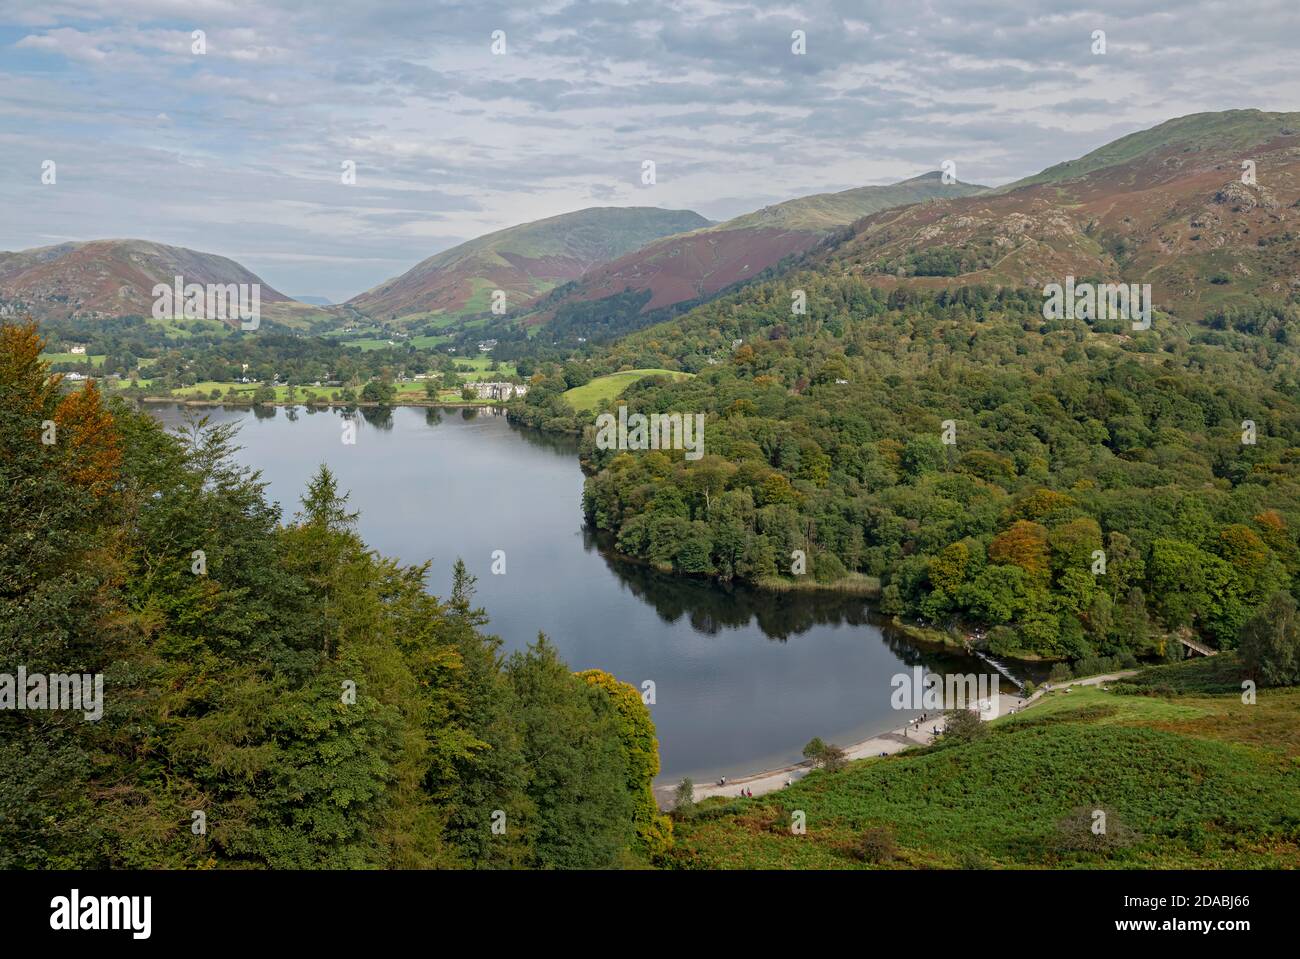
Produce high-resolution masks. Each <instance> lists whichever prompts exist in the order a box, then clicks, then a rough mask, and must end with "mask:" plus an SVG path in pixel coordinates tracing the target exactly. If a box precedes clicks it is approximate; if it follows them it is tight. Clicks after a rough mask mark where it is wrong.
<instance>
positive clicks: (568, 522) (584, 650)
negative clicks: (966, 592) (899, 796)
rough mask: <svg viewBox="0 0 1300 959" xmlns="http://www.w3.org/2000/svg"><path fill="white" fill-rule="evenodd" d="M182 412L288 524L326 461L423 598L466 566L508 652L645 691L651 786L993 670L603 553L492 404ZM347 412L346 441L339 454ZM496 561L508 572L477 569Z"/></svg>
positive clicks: (742, 766)
mask: <svg viewBox="0 0 1300 959" xmlns="http://www.w3.org/2000/svg"><path fill="white" fill-rule="evenodd" d="M149 409H150V412H151V413H153V415H155V416H156V417H157V418H159V419H160V420H162V421H163V422H165V423H171V424H177V423H179V422H180V421H181V420H182V419H183V418H184V412H183V410H182V409H180V408H178V407H176V406H172V405H157V404H151V405H150V406H149ZM197 412H199V413H200V414H206V415H209V416H210V417H211V418H212V420H213V421H215V422H228V421H237V422H239V424H240V433H239V438H238V442H239V444H240V445H241V446H242V447H243V449H242V450H241V452H240V453H239V457H240V459H241V460H242V461H243V462H244V463H246V464H247V465H249V466H251V467H254V468H256V469H260V470H261V471H262V475H263V479H264V480H265V481H266V482H267V484H268V496H269V497H270V498H271V499H273V500H276V501H278V502H279V503H280V504H282V506H283V507H284V508H285V510H284V511H285V514H286V516H289V515H291V514H292V512H293V509H294V508H296V506H297V503H298V498H299V496H300V495H301V494H302V491H303V489H304V488H305V486H306V483H307V481H308V479H309V478H310V476H311V474H312V473H313V472H314V471H315V469H316V467H317V465H318V464H320V463H322V462H325V463H327V464H328V465H329V466H330V468H331V469H332V470H333V471H334V472H335V474H336V475H337V476H338V479H339V483H340V485H341V487H342V488H344V489H347V490H349V491H350V492H351V500H350V503H349V505H350V508H351V509H354V510H359V511H360V514H361V518H360V524H359V531H360V533H361V535H362V537H363V538H364V539H365V540H366V542H367V543H368V544H369V545H370V546H372V547H373V548H374V549H376V550H378V551H380V552H381V553H384V554H386V555H390V556H396V557H398V558H400V559H401V560H403V561H405V562H407V563H421V562H424V561H425V560H427V559H432V560H433V567H432V570H431V572H430V577H429V588H430V590H431V591H432V592H434V593H435V594H438V595H446V594H447V592H448V590H449V589H450V583H451V567H452V564H453V563H454V562H455V560H456V559H457V558H458V557H459V558H463V559H464V561H465V563H466V565H467V566H468V567H469V570H470V572H471V573H473V574H474V575H476V576H477V577H478V587H477V589H478V592H477V601H478V602H479V603H480V604H481V605H482V606H483V607H484V608H485V609H486V610H487V613H488V615H489V616H490V617H491V622H490V625H489V629H491V631H492V632H494V633H496V634H497V635H499V636H500V637H501V638H502V642H503V644H504V647H505V649H506V650H513V649H521V648H523V646H524V645H526V644H527V643H528V642H530V641H532V640H533V639H535V638H536V636H537V633H538V631H542V632H545V633H546V634H547V636H549V637H550V638H551V639H552V641H553V642H554V643H555V645H556V647H557V648H558V649H559V650H560V652H561V654H562V655H563V656H564V658H565V660H566V661H567V662H568V663H569V665H570V666H571V667H572V668H574V669H575V670H576V669H587V668H591V667H599V668H601V669H605V670H607V671H609V672H611V673H613V674H614V675H615V676H617V677H619V678H620V679H622V680H624V681H626V682H629V683H631V684H632V685H634V686H636V687H638V688H641V686H642V684H643V683H644V682H646V681H652V682H653V683H654V684H655V689H656V702H655V704H654V705H653V706H652V707H651V712H652V715H653V717H654V721H655V726H656V729H657V731H658V735H659V741H660V752H661V758H662V766H663V770H662V774H661V781H672V780H675V779H677V778H680V777H681V776H683V775H690V776H692V777H694V778H696V779H697V780H704V779H711V778H716V777H717V776H719V775H727V776H736V775H739V774H743V773H747V772H753V771H756V770H758V769H764V768H772V767H775V766H780V765H784V764H785V763H788V762H792V761H795V760H797V759H798V758H799V753H800V750H801V749H802V747H803V745H804V744H805V743H806V742H807V741H808V740H809V739H811V738H812V737H813V736H820V737H822V738H823V739H825V740H827V741H830V742H838V743H840V744H842V745H846V744H849V743H852V742H857V741H859V740H862V739H865V738H867V737H868V736H870V735H872V734H874V733H878V732H881V731H883V730H885V729H891V728H896V727H897V726H899V725H901V724H902V722H904V721H905V720H906V718H907V717H908V716H910V715H911V713H905V712H895V711H894V710H893V709H891V708H890V702H889V700H890V693H891V692H892V687H891V685H890V680H891V678H892V677H893V676H894V675H895V674H897V673H899V672H902V671H907V670H910V668H911V667H912V666H915V665H920V666H924V667H926V668H927V669H931V670H938V671H949V670H956V671H959V672H976V673H978V672H987V671H988V667H986V666H984V665H983V664H981V663H979V662H978V661H975V660H968V659H965V658H964V657H958V656H953V655H951V654H950V653H947V652H945V651H943V650H934V651H932V650H923V649H919V648H918V647H916V646H914V645H912V644H911V643H910V642H908V641H907V640H906V639H905V638H904V637H902V636H900V635H898V634H897V633H896V631H894V630H892V629H890V628H888V626H886V625H884V624H882V623H881V622H880V620H879V619H878V618H877V617H875V616H873V615H872V613H871V611H870V610H869V608H868V607H867V605H866V603H865V602H864V601H863V600H862V599H861V598H855V597H843V596H837V595H835V594H830V593H822V592H798V593H779V594H778V593H766V592H761V591H757V590H753V589H749V588H747V587H743V586H723V585H719V584H716V583H713V582H709V581H704V580H694V579H682V578H678V577H673V576H669V575H665V574H662V573H659V572H657V571H655V570H654V569H651V568H649V567H646V566H643V565H638V564H635V563H631V562H628V561H625V560H622V559H620V558H618V557H617V556H615V555H614V554H613V553H612V552H611V551H610V550H609V548H608V545H607V542H605V538H604V537H601V536H596V535H593V534H592V533H591V532H590V531H587V530H584V529H583V525H582V511H581V500H582V481H583V477H582V472H581V470H580V469H579V467H578V459H577V448H578V444H577V441H576V439H575V438H573V437H568V436H563V435H554V434H546V433H538V432H534V431H532V430H527V429H522V428H518V427H515V426H512V425H511V424H509V423H508V422H507V421H506V419H505V417H504V415H503V413H502V412H501V411H500V410H499V409H495V408H492V407H481V408H475V407H465V408H446V409H438V408H422V407H421V408H414V407H399V408H397V409H391V410H379V409H377V408H374V407H361V408H357V409H354V410H344V409H342V408H325V407H318V408H305V407H299V408H297V409H287V408H275V407H269V408H265V409H259V408H254V409H248V408H242V409H238V408H232V409H226V408H221V407H217V408H208V409H204V410H201V411H197ZM343 416H348V417H349V418H350V423H351V425H352V426H354V427H355V431H356V435H355V440H356V442H355V444H352V445H347V444H344V443H342V442H341V441H340V434H341V433H342V432H343V431H342V430H340V424H341V417H343ZM496 550H503V551H504V552H505V554H506V557H507V574H506V575H493V574H492V562H491V557H492V554H493V552H494V551H496Z"/></svg>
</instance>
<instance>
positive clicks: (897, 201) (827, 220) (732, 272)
mask: <svg viewBox="0 0 1300 959" xmlns="http://www.w3.org/2000/svg"><path fill="white" fill-rule="evenodd" d="M984 189H985V188H984V187H980V186H971V185H969V184H965V183H952V184H944V183H943V182H942V180H941V177H940V175H939V174H938V173H928V174H924V175H922V176H919V177H914V178H912V179H910V180H904V181H903V182H901V183H894V184H890V185H887V186H867V187H858V188H856V189H852V190H845V191H843V192H840V193H819V194H815V195H813V196H806V197H799V198H797V199H794V200H788V201H786V202H784V203H778V204H775V205H774V206H769V207H764V208H763V209H761V210H757V211H755V212H753V213H746V214H744V215H743V216H739V217H736V218H734V219H731V220H727V221H726V222H724V223H720V224H716V225H714V226H709V227H705V228H703V229H700V230H695V231H693V232H691V233H686V234H683V235H681V236H673V237H669V238H667V239H664V240H660V241H659V242H657V243H651V244H649V245H648V246H646V247H644V248H642V249H639V250H636V251H635V252H632V253H629V254H627V255H626V256H623V257H620V258H619V259H616V260H614V261H612V262H610V263H608V264H606V265H604V266H601V267H598V268H596V269H594V270H592V271H590V272H589V273H587V274H586V275H584V276H583V277H582V278H581V279H579V280H578V281H577V282H576V283H574V284H572V285H570V286H566V287H563V288H561V289H559V290H557V291H556V292H555V294H553V295H552V296H550V297H548V298H546V299H545V300H543V301H541V302H539V303H538V304H537V305H536V310H535V311H534V314H533V316H531V317H529V318H528V320H527V322H529V323H532V324H541V323H549V324H551V326H552V332H553V333H554V334H555V335H557V336H561V337H563V336H571V337H576V336H578V335H590V336H609V335H615V334H618V333H624V332H627V331H628V330H631V329H636V328H638V327H641V326H645V325H647V319H646V318H647V317H648V316H652V315H653V314H654V313H655V312H656V311H662V310H665V309H667V308H671V307H678V306H680V305H682V304H689V303H694V302H697V301H699V300H702V299H706V298H708V297H711V296H714V295H716V294H717V293H719V292H720V291H722V290H725V289H727V288H728V287H730V286H734V285H735V284H737V283H740V282H742V281H745V280H751V279H754V278H755V277H758V276H759V275H760V274H762V273H763V272H764V271H766V270H769V269H772V268H773V267H776V266H777V265H778V264H780V263H781V262H782V261H785V260H788V259H790V258H792V257H795V256H798V255H799V254H802V253H805V252H807V251H808V250H810V249H812V248H813V247H814V246H816V245H817V244H818V243H820V242H822V241H823V240H825V239H826V237H827V236H828V235H830V233H831V232H832V231H833V230H836V229H838V228H843V227H845V226H847V225H848V224H850V223H852V222H853V221H855V220H857V219H859V218H860V217H864V216H867V215H868V214H871V213H876V212H878V211H880V210H886V209H892V208H894V207H899V206H905V205H908V204H915V203H922V202H924V201H928V200H940V199H945V198H955V197H966V196H970V195H973V194H978V193H980V192H982V191H983V190H984Z"/></svg>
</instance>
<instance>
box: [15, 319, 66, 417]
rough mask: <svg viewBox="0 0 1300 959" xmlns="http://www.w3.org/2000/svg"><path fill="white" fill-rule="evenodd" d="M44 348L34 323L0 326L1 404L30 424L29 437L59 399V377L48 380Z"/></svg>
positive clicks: (43, 342)
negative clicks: (43, 358)
mask: <svg viewBox="0 0 1300 959" xmlns="http://www.w3.org/2000/svg"><path fill="white" fill-rule="evenodd" d="M44 348H45V341H44V340H42V339H41V337H40V334H39V333H37V332H36V324H35V323H22V324H17V325H11V324H4V325H0V402H3V403H4V405H5V407H6V408H8V409H10V410H13V411H15V412H16V413H18V415H19V416H20V417H21V418H22V419H23V420H29V421H30V422H31V435H32V436H35V435H37V433H39V431H40V426H41V421H42V420H44V419H46V418H48V417H49V415H50V412H51V410H52V409H53V408H54V403H55V401H56V398H57V397H58V384H59V380H60V377H59V376H53V377H51V376H50V375H49V369H50V364H48V363H45V362H42V361H41V358H40V356H41V350H43V349H44Z"/></svg>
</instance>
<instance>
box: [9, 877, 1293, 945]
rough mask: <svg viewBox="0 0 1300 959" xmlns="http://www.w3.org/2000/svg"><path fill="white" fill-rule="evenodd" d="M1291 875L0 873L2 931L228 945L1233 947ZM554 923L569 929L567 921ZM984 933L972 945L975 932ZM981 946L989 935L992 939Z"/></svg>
mask: <svg viewBox="0 0 1300 959" xmlns="http://www.w3.org/2000/svg"><path fill="white" fill-rule="evenodd" d="M1297 891H1300V890H1298V884H1297V882H1296V874H1295V873H1285V872H976V871H968V872H892V871H880V872H842V873H836V872H817V873H802V872H708V873H705V872H667V873H665V872H615V873H581V872H575V873H529V872H514V873H489V872H236V871H214V872H39V873H19V872H7V873H0V916H2V917H3V928H4V935H5V940H6V943H7V944H9V945H17V944H19V943H24V942H28V941H39V940H43V939H48V940H50V941H52V942H58V941H59V940H65V941H68V942H71V941H72V940H74V939H75V940H78V941H79V942H78V945H83V946H84V945H89V944H91V943H97V942H104V943H107V942H109V941H110V940H111V941H114V942H116V943H119V944H123V945H127V946H131V945H141V946H144V945H146V944H148V943H163V944H168V945H175V944H181V945H186V946H189V947H193V946H196V945H197V946H211V947H223V946H225V947H228V946H237V945H241V944H244V943H252V942H257V943H259V944H260V943H263V942H265V941H266V940H267V939H268V938H272V939H278V938H280V937H283V938H286V939H292V940H293V942H294V943H295V944H296V945H299V944H300V945H310V944H313V943H320V944H321V945H324V946H329V947H337V946H339V945H343V944H347V943H349V942H353V941H355V942H358V943H371V944H373V943H374V941H375V937H376V936H377V935H382V936H384V937H385V938H387V937H388V936H392V935H421V934H425V935H427V934H428V933H429V932H430V930H431V929H436V930H438V932H439V935H446V934H454V932H455V930H456V928H457V926H460V927H462V928H463V931H464V932H466V933H468V934H470V935H473V936H475V937H476V938H480V939H490V940H491V941H492V943H493V944H497V943H499V942H501V941H502V940H505V941H507V942H508V941H511V940H515V941H520V942H521V943H526V944H527V945H528V947H529V948H532V947H534V946H535V945H536V937H537V935H538V934H539V932H541V931H543V930H544V931H545V932H546V934H547V936H548V938H549V937H553V936H554V935H556V934H557V932H559V929H560V928H562V927H563V926H564V925H571V926H573V927H574V932H575V933H578V934H579V935H581V936H582V937H583V938H584V939H588V937H590V935H591V934H592V933H593V932H595V931H597V930H599V931H600V932H602V933H606V934H608V933H614V934H625V935H651V936H654V937H656V938H655V940H654V941H656V942H658V943H659V946H660V947H662V948H671V943H672V942H673V940H672V939H665V938H662V937H664V936H665V935H671V934H672V933H674V932H680V933H681V934H683V935H694V934H696V933H699V934H702V935H709V936H710V937H712V938H713V939H714V941H716V942H718V943H719V944H730V945H733V946H739V945H740V944H742V943H744V942H746V941H749V942H752V941H754V939H755V938H756V937H759V936H764V935H768V934H770V933H773V932H777V933H778V936H779V932H780V930H782V929H788V930H789V931H790V932H791V933H795V932H797V931H799V930H803V932H804V933H807V932H810V931H813V930H815V929H816V928H818V927H822V928H825V926H826V924H827V923H829V924H830V925H843V924H849V925H854V926H865V927H866V929H865V931H867V932H868V933H870V932H871V931H873V930H878V931H881V932H890V931H894V932H900V933H902V932H904V931H906V934H907V935H908V937H909V939H910V938H914V937H915V936H917V935H923V934H924V931H925V930H927V929H928V930H930V931H931V932H932V933H933V934H934V935H936V936H939V937H940V940H941V941H940V940H937V941H936V943H935V945H936V948H940V947H944V946H948V947H951V946H952V945H953V944H955V943H956V942H959V941H960V937H961V930H962V929H963V928H965V929H967V930H969V931H971V932H972V933H973V934H974V933H976V932H978V931H979V930H980V929H984V930H989V929H993V930H995V931H996V935H997V937H998V938H999V939H1003V937H1009V938H1010V940H1011V941H1012V942H1015V941H1021V942H1025V943H1026V944H1027V943H1029V942H1031V941H1032V940H1031V939H1021V938H1020V937H1034V936H1040V935H1045V936H1051V937H1053V938H1056V937H1060V936H1062V935H1067V936H1068V938H1069V940H1070V941H1071V942H1072V943H1075V944H1078V945H1083V946H1086V945H1088V944H1090V943H1093V942H1099V941H1111V940H1119V939H1135V940H1140V941H1142V942H1144V943H1148V944H1153V943H1159V942H1161V941H1167V942H1177V943H1179V944H1180V947H1181V944H1184V943H1186V942H1187V941H1188V940H1190V939H1192V938H1200V939H1202V940H1204V941H1206V942H1207V943H1213V944H1215V945H1216V946H1226V947H1231V946H1232V944H1234V943H1236V942H1241V941H1243V940H1244V939H1248V938H1250V937H1252V936H1257V935H1260V934H1264V935H1269V936H1274V937H1275V936H1277V935H1279V934H1282V933H1284V932H1286V931H1287V930H1288V929H1289V928H1290V927H1291V926H1292V924H1293V923H1294V920H1295V902H1296V893H1297ZM560 934H561V935H562V933H560ZM979 941H981V940H972V941H971V943H972V945H974V944H976V943H977V942H979ZM983 941H985V942H987V940H983Z"/></svg>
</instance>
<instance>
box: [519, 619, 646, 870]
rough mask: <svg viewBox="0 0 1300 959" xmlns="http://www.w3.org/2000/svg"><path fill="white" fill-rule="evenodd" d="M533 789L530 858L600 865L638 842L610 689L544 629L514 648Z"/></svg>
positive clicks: (546, 863) (544, 863)
mask: <svg viewBox="0 0 1300 959" xmlns="http://www.w3.org/2000/svg"><path fill="white" fill-rule="evenodd" d="M506 675H507V676H508V677H509V679H510V683H511V686H512V687H513V688H514V692H515V696H516V697H517V699H518V703H519V705H518V711H517V718H518V721H519V724H520V729H521V731H522V734H523V752H524V765H525V768H526V769H527V771H528V785H527V787H526V788H527V793H528V797H529V799H530V800H531V801H532V803H533V806H534V807H535V809H536V813H535V819H536V822H535V836H536V839H535V842H534V845H533V850H532V859H531V864H532V865H534V866H538V867H541V868H544V869H545V868H559V869H598V868H607V867H609V866H612V865H614V864H615V863H616V862H617V861H618V858H619V856H620V854H621V853H622V852H623V850H625V849H627V848H628V847H629V845H630V844H631V842H632V840H633V838H634V835H635V831H634V828H633V824H632V823H633V802H632V796H631V795H630V794H629V793H628V791H627V780H628V771H627V760H626V758H625V754H624V747H623V743H622V738H621V736H620V733H619V726H618V720H617V717H616V715H615V712H614V707H613V705H612V704H611V703H610V700H609V697H608V696H607V695H606V694H604V693H603V692H602V691H601V690H598V689H594V688H592V687H591V686H589V685H588V684H587V683H585V682H583V681H582V680H581V679H579V678H578V677H577V676H575V675H574V674H573V673H571V672H569V670H568V669H567V668H566V667H565V665H564V663H563V662H561V661H560V658H559V655H558V654H557V653H556V650H555V647H554V646H552V645H551V644H550V643H549V642H548V641H547V639H546V637H545V636H542V635H539V636H538V638H537V642H536V643H533V644H531V645H530V646H529V647H528V649H527V651H525V652H516V653H514V654H512V655H511V657H510V659H509V660H508V662H507V664H506Z"/></svg>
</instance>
